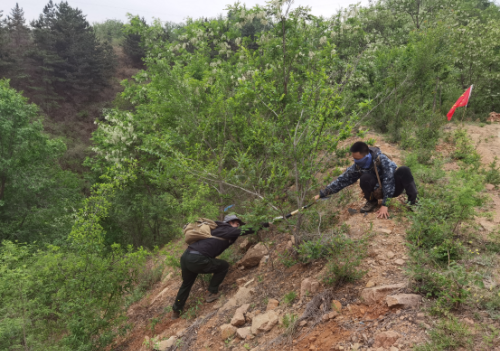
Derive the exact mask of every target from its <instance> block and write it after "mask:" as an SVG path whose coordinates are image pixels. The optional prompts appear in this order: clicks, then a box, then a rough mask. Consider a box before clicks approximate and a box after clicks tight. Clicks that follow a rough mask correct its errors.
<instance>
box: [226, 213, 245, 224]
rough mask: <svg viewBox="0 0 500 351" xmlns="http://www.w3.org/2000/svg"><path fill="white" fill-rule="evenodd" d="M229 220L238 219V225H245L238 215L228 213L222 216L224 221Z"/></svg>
mask: <svg viewBox="0 0 500 351" xmlns="http://www.w3.org/2000/svg"><path fill="white" fill-rule="evenodd" d="M231 221H238V222H240V225H245V224H246V223H245V222H243V221H242V220H241V219H239V218H238V216H236V215H234V214H230V215H227V216H226V217H224V222H226V223H228V222H231Z"/></svg>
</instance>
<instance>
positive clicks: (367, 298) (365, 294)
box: [361, 283, 406, 305]
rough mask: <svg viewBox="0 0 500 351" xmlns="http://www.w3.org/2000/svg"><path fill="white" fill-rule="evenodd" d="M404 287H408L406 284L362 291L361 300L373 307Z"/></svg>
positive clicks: (382, 286)
mask: <svg viewBox="0 0 500 351" xmlns="http://www.w3.org/2000/svg"><path fill="white" fill-rule="evenodd" d="M404 287H406V283H400V284H391V285H380V286H376V287H373V288H368V289H363V291H361V299H362V300H364V302H365V303H366V304H368V305H371V304H374V303H376V302H377V301H379V300H382V299H383V298H385V297H386V296H387V295H389V294H392V293H394V292H396V291H397V290H399V289H402V288H404Z"/></svg>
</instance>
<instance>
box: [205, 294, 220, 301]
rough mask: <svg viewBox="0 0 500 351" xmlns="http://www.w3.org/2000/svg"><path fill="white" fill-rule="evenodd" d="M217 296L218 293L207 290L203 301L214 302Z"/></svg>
mask: <svg viewBox="0 0 500 351" xmlns="http://www.w3.org/2000/svg"><path fill="white" fill-rule="evenodd" d="M218 298H219V293H217V294H212V293H211V292H208V294H207V295H206V296H205V301H206V302H214V301H215V300H217V299H218Z"/></svg>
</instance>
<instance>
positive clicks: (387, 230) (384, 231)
mask: <svg viewBox="0 0 500 351" xmlns="http://www.w3.org/2000/svg"><path fill="white" fill-rule="evenodd" d="M376 232H377V233H380V234H391V233H392V230H390V229H385V228H378V229H377V230H376Z"/></svg>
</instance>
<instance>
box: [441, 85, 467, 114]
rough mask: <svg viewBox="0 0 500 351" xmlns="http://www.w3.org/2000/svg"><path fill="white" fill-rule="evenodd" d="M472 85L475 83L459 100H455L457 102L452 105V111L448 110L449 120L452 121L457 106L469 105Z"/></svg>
mask: <svg viewBox="0 0 500 351" xmlns="http://www.w3.org/2000/svg"><path fill="white" fill-rule="evenodd" d="M472 87H473V85H471V86H470V87H469V89H467V90H466V91H465V93H463V94H462V96H460V97H459V98H458V100H457V102H455V104H454V105H453V106H452V107H451V110H450V112H448V114H447V115H446V116H447V117H448V121H450V120H451V117H453V114H454V113H455V110H456V109H457V107H463V106H467V104H468V103H469V98H470V94H471V93H472Z"/></svg>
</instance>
